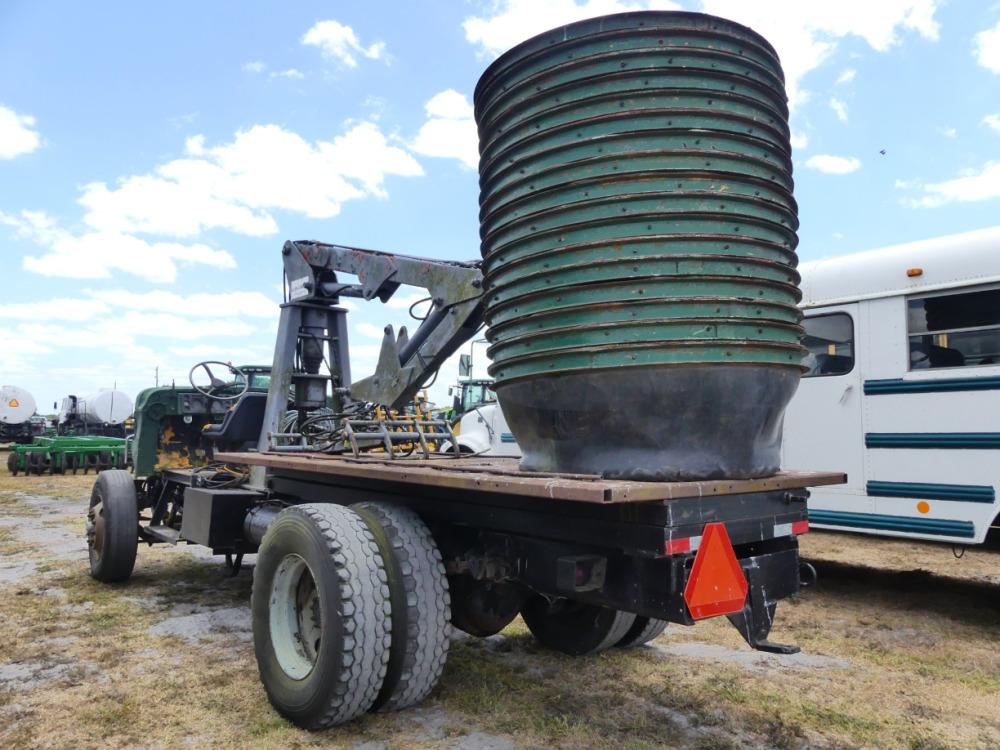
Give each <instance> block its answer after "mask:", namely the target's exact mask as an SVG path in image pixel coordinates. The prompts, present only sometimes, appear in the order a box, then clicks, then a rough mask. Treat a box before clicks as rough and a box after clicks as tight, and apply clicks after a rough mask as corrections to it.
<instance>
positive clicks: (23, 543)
mask: <svg viewBox="0 0 1000 750" xmlns="http://www.w3.org/2000/svg"><path fill="white" fill-rule="evenodd" d="M92 481H93V477H92V476H91V477H82V476H79V477H16V478H15V477H9V476H7V475H6V474H0V747H2V748H67V749H69V748H74V749H75V748H90V747H101V748H126V747H134V748H178V747H192V748H276V747H280V748H312V747H323V748H340V747H344V748H359V750H377V749H378V748H414V747H416V748H422V747H427V748H431V747H433V748H467V749H468V750H507V749H509V748H522V747H523V748H610V747H614V748H618V747H622V748H658V747H668V748H673V747H677V748H682V747H684V748H698V749H700V750H709V749H711V748H716V749H720V750H721V749H724V748H807V747H808V748H853V747H872V748H909V749H911V750H932V749H934V748H997V747H1000V650H998V649H997V642H998V637H1000V555H998V554H997V553H990V552H985V551H969V552H967V553H966V555H965V557H964V558H963V559H962V560H956V559H955V558H954V557H953V555H952V552H951V550H950V549H949V548H947V547H940V546H927V545H916V544H910V543H901V542H892V541H886V540H871V539H866V538H862V537H857V536H848V535H834V534H819V533H813V534H810V535H808V536H806V537H804V538H803V549H804V554H805V556H806V557H807V558H808V559H810V560H811V561H812V562H814V564H815V565H816V567H817V569H818V571H819V575H820V582H819V585H818V586H816V587H815V588H812V589H808V590H806V591H804V592H803V593H802V594H801V595H800V596H798V597H797V598H795V599H794V600H791V601H788V602H785V603H783V604H782V605H780V606H779V608H778V617H777V623H776V626H775V629H774V631H773V633H772V637H773V638H774V639H775V640H778V641H783V642H791V643H797V644H799V645H800V646H801V647H802V651H803V652H802V654H800V655H797V656H794V657H778V656H770V655H765V654H758V653H754V652H751V651H749V650H748V649H747V648H746V646H745V645H744V644H743V642H742V641H741V640H740V638H739V636H738V635H737V634H736V632H735V630H733V629H732V628H731V627H730V626H729V625H728V623H727V622H726V621H725V620H724V619H723V620H722V621H715V620H713V621H708V622H704V623H701V624H699V625H697V626H696V627H693V628H683V627H680V626H671V627H670V628H668V630H667V632H666V633H665V634H664V636H663V637H661V638H659V639H657V640H656V641H655V642H654V643H653V644H652V645H651V646H650V647H647V648H643V649H637V650H632V651H612V652H608V653H605V654H602V655H600V656H597V657H593V658H586V659H572V658H569V657H564V656H562V655H559V654H554V653H551V652H548V651H545V650H543V649H541V648H539V647H538V646H537V645H536V644H535V642H534V641H533V640H532V638H531V636H530V635H529V634H528V632H527V630H526V629H525V628H524V626H523V624H521V623H520V621H516V622H515V623H514V624H513V625H511V626H510V627H509V628H508V629H507V630H506V631H504V633H502V634H501V635H499V636H494V637H493V638H489V639H485V640H475V639H456V640H455V642H454V644H453V647H452V652H451V657H450V660H449V662H448V666H447V669H446V671H445V674H444V677H443V679H442V681H441V684H440V686H439V687H438V689H437V690H436V691H435V692H434V694H433V695H432V696H431V698H430V699H429V700H428V701H427V702H426V703H425V704H424V705H423V706H421V707H420V708H418V709H415V710H411V711H406V712H402V713H397V714H376V715H369V716H367V717H365V719H364V720H362V721H360V722H357V723H356V724H353V725H351V726H348V727H345V728H341V729H337V730H333V731H328V732H323V733H319V734H310V733H306V732H302V731H300V730H298V729H296V728H295V727H293V726H291V725H289V724H288V723H287V722H285V721H283V720H282V719H281V718H280V717H279V716H277V714H275V713H274V711H272V710H271V708H270V706H269V704H268V702H267V699H266V698H265V696H264V692H263V690H262V688H261V687H260V684H259V682H258V679H257V670H256V666H255V663H254V658H253V648H252V644H251V642H250V631H249V627H250V626H249V612H248V610H247V604H248V600H249V591H250V574H249V572H247V571H244V572H243V573H242V574H241V575H240V576H238V577H236V578H232V577H229V575H228V573H227V571H226V569H225V567H224V565H223V564H222V563H221V561H220V560H217V559H214V558H211V557H206V556H204V555H202V554H199V551H198V549H197V548H193V547H192V548H178V549H169V548H167V549H165V548H159V547H157V548H142V549H140V551H139V560H138V563H137V566H136V573H135V575H134V577H133V578H132V580H131V581H130V582H129V583H127V584H125V585H121V586H104V585H101V584H97V583H96V582H94V581H92V580H91V579H90V577H89V576H88V575H87V562H86V550H85V547H84V543H83V517H84V508H85V506H86V498H87V496H88V494H89V490H90V485H91V483H92Z"/></svg>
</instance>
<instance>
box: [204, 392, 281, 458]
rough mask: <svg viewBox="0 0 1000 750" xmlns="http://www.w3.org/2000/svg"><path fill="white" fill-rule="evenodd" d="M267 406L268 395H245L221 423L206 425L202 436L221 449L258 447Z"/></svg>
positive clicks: (249, 393)
mask: <svg viewBox="0 0 1000 750" xmlns="http://www.w3.org/2000/svg"><path fill="white" fill-rule="evenodd" d="M266 406H267V394H266V393H254V392H248V393H244V394H243V395H242V396H240V398H239V400H238V401H237V402H236V403H235V404H234V405H233V406H231V407H230V408H229V411H227V412H226V415H225V416H224V417H223V418H222V421H221V422H219V423H218V424H210V425H206V426H205V428H204V429H203V430H202V431H201V434H202V435H204V436H205V437H206V438H207V439H208V440H210V441H211V442H212V443H214V444H215V445H216V446H217V447H220V448H221V447H223V446H228V447H231V448H237V447H240V448H242V447H243V446H248V447H256V444H257V439H258V438H259V437H260V430H261V428H262V427H263V426H264V407H266ZM248 444H249V445H248Z"/></svg>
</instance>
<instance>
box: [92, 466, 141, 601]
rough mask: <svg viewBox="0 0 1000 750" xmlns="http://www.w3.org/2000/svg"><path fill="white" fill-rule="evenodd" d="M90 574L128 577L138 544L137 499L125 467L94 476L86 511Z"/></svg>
mask: <svg viewBox="0 0 1000 750" xmlns="http://www.w3.org/2000/svg"><path fill="white" fill-rule="evenodd" d="M87 547H88V548H89V550H90V575H91V576H93V577H94V578H96V579H97V580H98V581H103V582H104V583H118V582H120V581H125V580H128V577H129V576H131V575H132V569H133V568H134V567H135V555H136V551H137V549H138V547H139V503H138V500H137V499H136V494H135V482H134V481H133V479H132V475H131V474H129V473H128V472H127V471H106V472H104V473H102V474H101V475H100V476H98V477H97V481H96V482H94V489H93V491H92V492H91V493H90V510H89V511H88V512H87Z"/></svg>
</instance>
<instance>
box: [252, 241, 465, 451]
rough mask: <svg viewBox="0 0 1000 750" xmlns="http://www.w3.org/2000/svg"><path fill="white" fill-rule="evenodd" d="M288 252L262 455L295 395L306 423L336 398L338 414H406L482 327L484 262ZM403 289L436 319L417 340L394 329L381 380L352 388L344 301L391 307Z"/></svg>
mask: <svg viewBox="0 0 1000 750" xmlns="http://www.w3.org/2000/svg"><path fill="white" fill-rule="evenodd" d="M281 252H282V258H283V261H284V272H285V281H286V283H287V290H288V301H287V302H286V303H285V304H283V305H282V308H281V319H280V321H279V323H278V336H277V341H276V344H275V350H274V363H273V366H272V369H271V385H270V390H269V392H268V400H267V407H266V409H265V414H264V425H263V429H262V430H261V439H260V446H259V449H260V450H262V451H263V450H267V449H268V447H269V442H270V441H269V436H270V435H271V434H273V433H276V432H278V426H279V425H280V424H281V422H282V420H283V419H284V414H285V412H286V411H287V408H288V407H287V399H288V393H289V391H290V390H291V392H292V393H293V394H294V398H293V400H294V405H295V408H296V409H298V410H299V414H301V415H304V414H305V413H306V412H307V411H310V410H314V409H319V408H322V407H324V406H326V404H327V397H328V395H330V394H332V396H333V400H334V406H335V409H336V410H337V411H342V410H343V407H344V406H345V405H347V404H349V403H351V402H354V401H364V402H372V403H376V404H381V405H383V406H386V407H389V408H401V407H402V406H404V405H405V404H406V403H408V402H409V401H410V400H412V399H413V397H414V396H415V395H416V393H417V391H418V390H419V389H420V388H421V387H422V386H423V384H424V383H425V382H426V381H427V379H428V378H429V377H430V376H431V375H432V374H433V373H434V372H436V371H437V370H438V368H440V367H441V365H442V364H444V362H445V360H446V359H447V358H448V357H450V356H451V355H452V354H454V353H455V351H457V350H458V348H459V347H460V346H462V344H464V343H465V342H466V341H468V340H469V339H471V338H472V337H473V336H474V335H475V333H476V331H477V330H478V329H479V327H480V325H481V324H482V320H483V304H482V286H483V276H482V271H481V270H480V268H479V264H478V263H477V262H471V263H464V262H457V261H443V260H431V259H428V258H415V257H412V256H408V255H397V254H395V253H384V252H380V251H377V250H364V249H360V248H354V247H346V246H343V245H328V244H324V243H321V242H286V243H285V245H284V247H283V248H282V251H281ZM338 273H340V274H351V275H353V276H356V277H357V280H358V283H344V282H341V281H340V280H339V279H338V277H337V274H338ZM401 285H407V286H415V287H420V288H423V289H426V290H427V291H428V293H429V302H430V304H431V308H430V311H429V312H428V314H427V316H426V317H425V318H424V319H423V320H422V321H421V323H420V326H419V327H418V328H417V330H416V331H415V332H414V333H413V335H412V336H411V335H409V334H408V332H407V330H406V328H405V327H403V328H401V329H400V331H399V333H398V335H397V334H396V333H395V332H394V331H393V328H392V326H386V328H385V336H384V337H383V339H382V348H381V351H380V353H379V359H378V365H377V367H376V371H375V373H374V374H373V375H371V376H369V377H366V378H363V379H361V380H358V381H352V380H351V366H350V359H349V354H348V351H349V350H348V336H347V310H345V309H344V308H343V307H340V306H339V301H340V298H341V297H355V298H360V299H366V300H372V299H378V300H380V301H382V302H386V301H388V300H389V299H390V298H391V297H392V295H393V294H395V292H396V291H397V290H398V289H399V287H400V286H401ZM324 363H325V364H326V365H327V370H328V374H326V373H323V371H322V365H323V364H324Z"/></svg>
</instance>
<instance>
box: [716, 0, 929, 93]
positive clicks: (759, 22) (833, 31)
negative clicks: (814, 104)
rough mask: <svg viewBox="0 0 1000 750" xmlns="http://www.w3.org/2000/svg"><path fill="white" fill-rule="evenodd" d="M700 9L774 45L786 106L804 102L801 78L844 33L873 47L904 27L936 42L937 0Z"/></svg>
mask: <svg viewBox="0 0 1000 750" xmlns="http://www.w3.org/2000/svg"><path fill="white" fill-rule="evenodd" d="M701 5H702V9H703V10H704V11H705V12H706V13H712V14H715V15H719V16H722V17H724V18H731V19H732V20H734V21H738V22H740V23H743V24H746V25H747V26H750V27H751V28H752V29H754V30H755V31H757V32H758V33H760V34H763V35H764V37H765V38H767V40H768V41H769V42H771V44H773V45H774V47H775V49H776V50H777V51H778V55H779V56H780V57H781V63H782V67H783V68H784V71H785V79H786V82H787V83H786V86H787V89H788V98H789V100H790V105H791V106H792V107H793V108H794V107H795V106H796V105H800V104H802V103H804V101H805V99H806V98H807V97H808V93H807V92H806V91H805V90H804V89H803V87H802V80H803V78H804V77H805V76H806V75H807V74H808V73H809V72H810V71H812V70H815V69H816V68H817V67H819V66H820V65H822V64H823V63H824V62H825V61H826V60H828V59H829V58H830V57H831V56H832V55H833V53H834V52H835V51H836V50H837V47H838V44H839V40H840V39H842V38H844V37H847V36H856V37H860V38H861V39H863V40H864V41H865V42H866V43H867V44H868V46H869V47H871V48H872V49H873V50H875V51H876V52H888V51H889V50H890V49H891V48H892V47H894V46H896V45H897V44H900V43H901V41H902V38H903V34H902V33H903V32H912V33H916V34H918V35H919V36H921V37H923V38H924V39H928V40H931V41H936V40H937V38H938V31H939V25H938V23H937V21H936V20H935V18H934V16H935V13H936V12H937V9H938V8H939V7H940V6H941V5H942V1H941V0H879V2H876V3H873V2H870V0H839V2H836V3H827V2H820V3H810V2H801V0H755V2H746V0H702V2H701Z"/></svg>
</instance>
